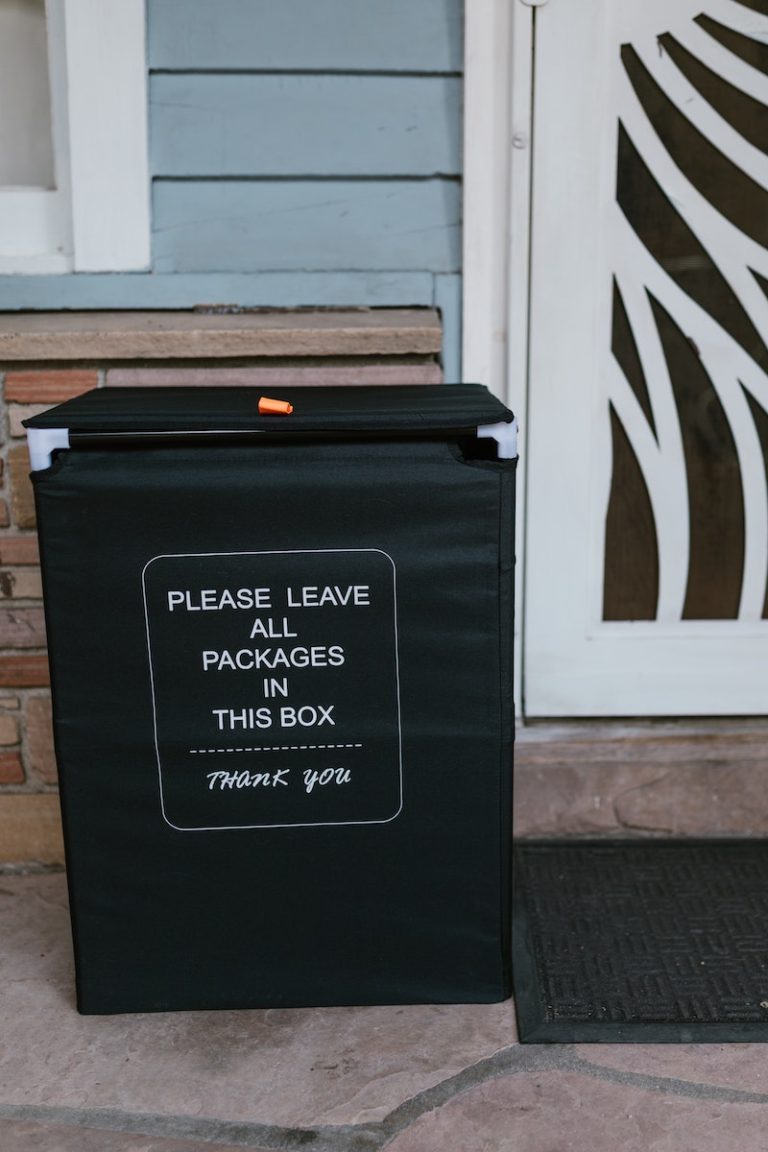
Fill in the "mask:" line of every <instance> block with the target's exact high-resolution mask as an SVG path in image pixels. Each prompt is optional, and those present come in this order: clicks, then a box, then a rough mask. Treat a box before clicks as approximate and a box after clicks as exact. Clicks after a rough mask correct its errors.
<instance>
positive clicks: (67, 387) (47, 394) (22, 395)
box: [5, 369, 99, 404]
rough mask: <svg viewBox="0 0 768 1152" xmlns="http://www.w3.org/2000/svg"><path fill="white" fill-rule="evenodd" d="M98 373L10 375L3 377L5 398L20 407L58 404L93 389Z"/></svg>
mask: <svg viewBox="0 0 768 1152" xmlns="http://www.w3.org/2000/svg"><path fill="white" fill-rule="evenodd" d="M98 382H99V378H98V374H97V373H96V372H94V371H92V370H82V369H62V370H60V371H56V370H50V369H45V370H43V371H40V372H9V373H8V374H7V375H6V377H5V399H6V403H7V402H8V401H9V400H15V401H17V402H18V403H20V404H38V403H39V404H45V403H47V404H60V403H61V401H62V400H71V398H72V397H73V396H79V395H80V394H81V393H82V392H88V391H89V390H90V389H91V388H95V387H96V385H97V384H98Z"/></svg>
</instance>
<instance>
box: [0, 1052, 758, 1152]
mask: <svg viewBox="0 0 768 1152" xmlns="http://www.w3.org/2000/svg"><path fill="white" fill-rule="evenodd" d="M543 1070H550V1071H555V1072H556V1071H562V1072H575V1073H578V1074H581V1075H583V1076H585V1077H588V1078H590V1079H597V1080H605V1081H608V1082H611V1083H616V1084H626V1085H632V1086H634V1087H638V1088H641V1089H644V1090H646V1091H650V1092H654V1093H660V1094H663V1095H672V1096H684V1097H688V1098H693V1099H707V1100H713V1101H719V1102H721V1103H728V1104H768V1093H763V1092H747V1091H743V1090H741V1089H737V1088H725V1087H718V1086H714V1085H711V1084H702V1083H698V1082H690V1081H686V1080H678V1079H675V1078H674V1077H666V1076H651V1075H648V1074H645V1073H639V1072H627V1071H623V1070H620V1069H614V1068H610V1067H606V1066H605V1065H601V1064H597V1063H593V1062H592V1061H591V1060H588V1059H585V1058H584V1057H582V1056H580V1055H578V1054H577V1053H576V1051H575V1050H574V1048H573V1047H571V1046H568V1045H559V1044H552V1045H549V1044H548V1045H534V1044H531V1045H516V1044H515V1045H510V1046H509V1047H507V1048H502V1049H500V1050H499V1051H498V1052H495V1053H494V1054H493V1055H492V1056H489V1057H487V1058H485V1059H483V1060H479V1061H477V1063H475V1064H471V1065H470V1066H469V1067H467V1068H464V1069H462V1071H461V1072H457V1073H456V1074H455V1075H454V1076H450V1077H448V1078H447V1079H445V1080H442V1081H440V1082H439V1083H438V1084H435V1085H434V1086H433V1087H431V1088H427V1089H425V1090H424V1091H423V1092H419V1093H417V1094H416V1095H415V1096H413V1097H411V1098H410V1099H409V1100H406V1101H404V1102H403V1103H402V1104H399V1105H398V1106H397V1107H396V1108H394V1109H393V1110H392V1111H391V1112H390V1113H389V1114H388V1115H387V1116H386V1117H385V1118H384V1119H383V1120H381V1121H379V1122H377V1123H368V1124H340V1125H316V1126H314V1127H312V1128H292V1127H285V1126H280V1125H273V1124H259V1123H251V1122H242V1121H231V1120H216V1119H212V1118H200V1117H189V1116H173V1115H172V1116H167V1115H165V1116H164V1115H156V1114H152V1113H132V1112H124V1111H121V1110H119V1109H100V1108H68V1107H56V1106H50V1107H48V1106H41V1105H27V1104H0V1121H2V1120H26V1121H28V1122H33V1123H38V1124H40V1125H46V1124H49V1125H54V1124H61V1125H66V1126H68V1127H72V1128H85V1129H96V1130H101V1131H110V1132H123V1133H134V1134H136V1135H139V1136H145V1137H146V1136H150V1137H151V1136H156V1137H165V1138H166V1139H173V1138H175V1139H184V1138H186V1139H188V1140H195V1141H197V1142H198V1143H200V1144H219V1145H226V1146H229V1147H231V1148H268V1149H274V1150H275V1152H295V1150H297V1149H301V1150H303V1152H382V1150H383V1149H385V1148H386V1146H387V1145H388V1144H389V1143H391V1141H392V1140H394V1139H395V1138H396V1137H397V1136H399V1135H400V1134H401V1133H402V1132H404V1131H405V1130H406V1129H407V1128H409V1127H410V1126H411V1125H412V1124H413V1123H414V1122H415V1121H416V1120H418V1119H419V1118H420V1117H421V1116H423V1115H425V1114H426V1113H428V1112H434V1111H435V1110H437V1109H439V1108H442V1107H443V1106H444V1105H445V1104H447V1103H449V1102H450V1101H451V1100H453V1099H454V1098H456V1097H457V1096H460V1095H461V1094H462V1093H464V1092H467V1091H469V1090H470V1089H472V1088H475V1087H477V1086H479V1085H480V1084H484V1083H486V1082H487V1081H490V1080H494V1079H496V1078H497V1077H499V1076H509V1075H517V1074H519V1075H526V1074H528V1073H531V1072H536V1071H543Z"/></svg>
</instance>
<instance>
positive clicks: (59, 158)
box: [0, 0, 150, 274]
mask: <svg viewBox="0 0 768 1152" xmlns="http://www.w3.org/2000/svg"><path fill="white" fill-rule="evenodd" d="M46 8H47V14H48V29H49V59H50V71H51V103H52V121H53V137H54V156H55V163H56V174H57V187H56V189H55V190H54V191H47V190H45V189H42V188H5V189H0V273H8V272H19V273H29V274H34V273H57V272H117V271H138V270H141V269H146V268H148V267H149V261H150V201H149V194H150V185H149V153H148V131H147V68H146V27H145V0H46Z"/></svg>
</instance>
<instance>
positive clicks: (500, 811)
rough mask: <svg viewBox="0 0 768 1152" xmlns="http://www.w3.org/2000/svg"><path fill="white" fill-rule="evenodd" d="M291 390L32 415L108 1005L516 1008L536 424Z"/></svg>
mask: <svg viewBox="0 0 768 1152" xmlns="http://www.w3.org/2000/svg"><path fill="white" fill-rule="evenodd" d="M285 395H286V396H289V397H290V400H291V402H292V404H293V412H292V413H291V414H290V415H286V416H260V415H259V414H258V409H257V400H258V395H257V393H255V392H254V391H253V390H252V389H246V388H232V389H229V388H194V389H186V388H166V389H162V388H152V389H117V388H116V389H100V390H95V391H93V392H90V393H88V394H86V395H84V396H80V397H78V398H77V399H74V400H71V401H68V402H67V403H65V404H63V405H60V406H58V407H57V408H54V409H51V410H50V411H48V412H45V413H43V414H42V415H40V416H35V417H33V418H32V419H30V420H29V421H27V426H28V428H29V433H30V447H31V452H32V458H33V469H34V471H33V483H34V489H35V498H36V504H37V512H38V522H39V532H40V546H41V556H42V567H43V579H44V592H45V605H46V618H47V627H48V638H49V650H50V661H51V678H52V690H53V700H54V729H55V740H56V755H57V760H58V765H59V772H60V780H61V800H62V811H63V819H64V829H65V840H66V849H67V871H68V877H69V886H70V898H71V911H72V925H73V937H74V947H75V957H76V971H77V994H78V1006H79V1008H80V1011H82V1012H85V1013H111V1012H139V1011H141V1012H143V1011H162V1010H168V1009H202V1008H233V1007H264V1006H294V1005H326V1004H363V1003H413V1002H471V1001H478V1002H480V1001H494V1000H499V999H503V998H504V997H506V996H507V995H508V994H509V992H510V971H509V964H510V961H509V945H510V941H509V930H510V925H509V915H510V913H509V903H510V892H509V888H510V837H511V783H512V741H513V703H512V658H511V651H512V593H513V539H514V524H513V521H514V472H515V463H516V461H515V459H514V455H515V449H514V424H513V423H512V414H511V413H510V412H509V411H508V410H507V409H506V408H504V406H503V405H502V404H501V403H499V402H498V401H497V400H496V399H494V398H493V397H492V396H491V395H490V394H489V393H488V392H487V390H486V389H484V388H483V387H481V386H480V385H456V386H432V387H417V386H413V387H388V388H381V389H373V388H364V387H361V388H329V389H314V388H293V389H290V390H286V392H285Z"/></svg>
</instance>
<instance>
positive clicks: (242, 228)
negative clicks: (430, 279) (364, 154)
mask: <svg viewBox="0 0 768 1152" xmlns="http://www.w3.org/2000/svg"><path fill="white" fill-rule="evenodd" d="M436 222H439V224H437V223H436ZM154 230H155V240H154V244H155V267H156V269H157V271H158V272H202V271H206V272H207V271H212V272H245V271H248V270H251V269H254V268H260V269H264V270H267V269H268V270H270V271H281V272H283V271H287V270H290V271H302V270H313V269H314V270H317V269H322V270H324V271H343V270H346V271H354V272H363V271H367V270H376V271H411V270H416V269H426V270H429V271H432V272H451V271H455V270H456V269H457V268H458V266H459V259H460V243H459V189H458V187H457V185H456V184H453V183H449V182H448V181H445V180H417V181H413V180H405V181H400V180H382V181H368V180H365V181H349V180H320V181H316V180H294V181H290V180H267V181H264V180H226V181H220V180H202V181H200V180H185V181H173V182H164V181H163V182H160V183H159V184H157V185H156V188H155V200H154ZM317 303H321V301H317Z"/></svg>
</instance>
